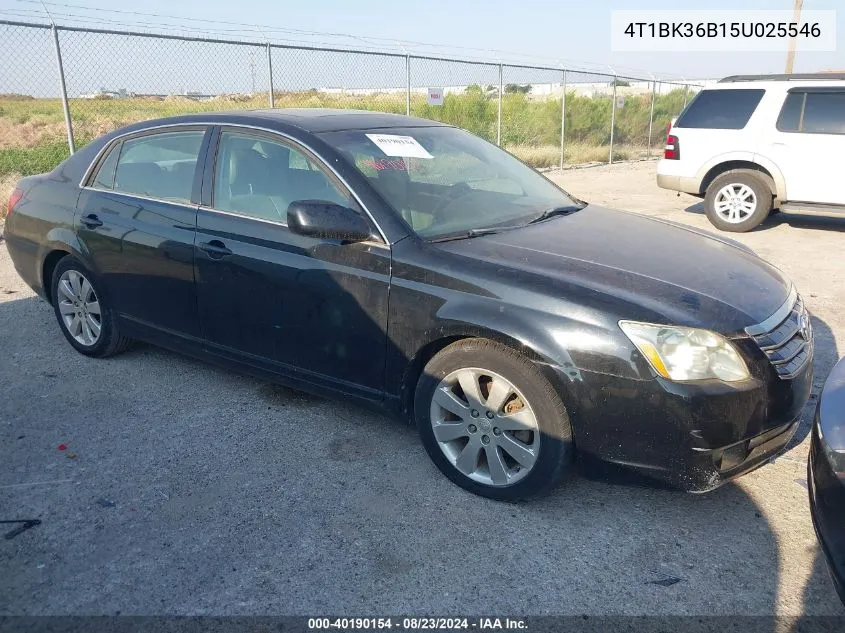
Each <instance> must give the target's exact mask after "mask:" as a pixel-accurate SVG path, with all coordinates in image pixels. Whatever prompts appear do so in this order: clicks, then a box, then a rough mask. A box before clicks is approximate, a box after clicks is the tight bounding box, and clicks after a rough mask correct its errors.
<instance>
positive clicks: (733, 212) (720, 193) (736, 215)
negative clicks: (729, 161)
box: [704, 169, 772, 233]
mask: <svg viewBox="0 0 845 633" xmlns="http://www.w3.org/2000/svg"><path fill="white" fill-rule="evenodd" d="M771 210H772V192H771V190H770V189H769V186H768V185H767V184H766V183H765V182H764V181H763V180H762V179H761V178H760V177H759V176H758V175H756V174H755V173H754V172H753V171H749V170H745V169H735V170H732V171H728V172H725V173H724V174H722V175H721V176H718V177H717V178H716V179H715V180H713V182H711V183H710V186H709V187H707V195H705V197H704V211H705V213H706V214H707V219H708V220H710V222H711V223H712V224H713V226H715V227H716V228H718V229H721V230H722V231H731V232H732V233H745V232H746V231H750V230H751V229H753V228H755V227H756V226H758V225H759V224H760V223H761V222H762V221H763V220H765V219H766V217H767V216H768V215H769V212H770V211H771Z"/></svg>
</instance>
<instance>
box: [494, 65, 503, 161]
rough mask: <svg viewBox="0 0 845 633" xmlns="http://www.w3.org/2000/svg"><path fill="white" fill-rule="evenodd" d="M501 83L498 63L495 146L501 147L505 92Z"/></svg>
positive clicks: (500, 66)
mask: <svg viewBox="0 0 845 633" xmlns="http://www.w3.org/2000/svg"><path fill="white" fill-rule="evenodd" d="M504 88H505V87H504V84H503V82H502V63H501V62H499V116H498V119H497V123H496V145H498V146H499V147H501V146H502V93H503V92H504V91H505V89H504Z"/></svg>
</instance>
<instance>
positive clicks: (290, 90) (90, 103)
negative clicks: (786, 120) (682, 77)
mask: <svg viewBox="0 0 845 633" xmlns="http://www.w3.org/2000/svg"><path fill="white" fill-rule="evenodd" d="M698 89H699V86H696V85H693V84H683V83H672V82H666V81H659V82H658V81H655V80H653V79H643V78H633V77H622V76H617V75H613V74H602V73H589V72H584V71H573V70H566V69H563V68H551V67H540V66H528V65H515V64H503V63H495V62H484V61H474V60H460V59H451V58H442V57H431V56H421V55H414V54H401V53H385V52H375V51H356V50H345V49H331V48H317V47H310V46H290V45H280V44H272V43H259V42H252V41H230V40H218V39H208V38H200V37H184V36H174V35H157V34H151V33H136V32H129V31H125V32H124V31H114V30H107V29H89V28H79V27H65V26H51V25H45V24H32V23H24V22H12V21H0V178H2V177H3V176H4V175H6V174H10V173H12V172H14V173H15V174H16V175H19V174H27V173H36V172H39V171H45V170H48V169H50V168H51V167H52V166H53V165H55V164H56V163H58V162H59V161H61V160H62V159H63V158H65V157H66V156H67V155H68V153H69V152H71V151H73V149H74V147H80V146H82V145H84V144H85V143H87V142H89V141H90V140H92V139H94V138H96V137H97V136H99V135H101V134H103V133H105V132H107V131H110V130H112V129H114V128H116V127H120V126H122V125H126V124H128V123H132V122H135V121H139V120H145V119H153V118H159V117H165V116H172V115H175V114H184V113H193V112H205V111H225V110H235V109H255V108H270V107H276V108H287V107H308V108H356V109H364V110H378V111H384V112H395V113H402V114H405V113H408V114H411V115H413V116H418V117H424V118H428V119H432V120H436V121H443V122H446V123H450V124H452V125H457V126H459V127H462V128H466V129H468V130H470V131H471V132H473V133H474V134H477V135H479V136H481V137H483V138H485V139H487V140H489V141H491V142H494V143H497V144H499V145H501V146H502V147H504V148H506V149H508V150H509V151H511V152H513V153H514V154H516V155H517V156H519V157H520V158H522V159H523V160H525V161H526V162H528V163H529V164H531V165H533V166H535V167H557V166H561V165H569V164H580V163H591V162H612V161H614V160H625V159H639V158H647V157H650V156H656V155H657V150H659V149H660V148H661V147H662V143H663V138H664V136H665V131H666V126H667V125H668V123H669V121H670V120H671V118H672V117H673V116H677V115H678V114H679V113H680V111H681V110H682V109H683V107H684V106H685V105H686V103H687V102H688V101H689V100H690V99H691V98H692V96H693V95H694V94H695V92H696V91H697V90H698Z"/></svg>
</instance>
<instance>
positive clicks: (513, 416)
mask: <svg viewBox="0 0 845 633" xmlns="http://www.w3.org/2000/svg"><path fill="white" fill-rule="evenodd" d="M414 412H415V417H416V422H417V426H418V429H419V433H420V436H421V438H422V441H423V444H424V446H425V449H426V451H427V452H428V454H429V456H430V457H431V459H432V461H434V463H435V464H436V465H437V467H438V468H439V469H440V470H441V471H442V472H443V474H445V475H446V476H447V477H448V478H449V479H451V480H452V481H453V482H454V483H456V484H457V485H459V486H461V487H462V488H465V489H466V490H469V491H470V492H474V493H475V494H478V495H482V496H485V497H490V498H492V499H498V500H502V501H517V500H520V499H524V498H526V497H531V496H534V495H537V494H539V493H541V492H544V491H546V490H548V489H549V488H551V487H552V486H553V485H554V484H555V483H556V482H557V481H558V480H559V478H560V476H561V475H562V473H563V472H564V466H566V465H567V464H568V463H569V462H570V461H571V460H572V457H573V452H574V450H573V445H572V427H571V426H570V423H569V417H568V416H567V413H566V409H565V407H564V406H563V401H562V400H561V398H560V395H559V394H558V393H557V391H556V390H555V389H554V387H553V386H552V385H551V383H550V382H549V381H548V380H547V379H546V377H545V376H544V375H543V374H542V372H540V370H539V369H538V368H537V366H536V365H535V364H534V363H533V362H531V361H530V360H529V359H527V358H525V357H524V356H521V355H520V354H518V353H517V352H515V351H513V350H511V349H510V348H507V347H505V346H503V345H499V344H498V343H494V342H493V341H489V340H486V339H467V340H463V341H458V342H457V343H453V344H452V345H449V346H448V347H446V348H444V349H443V350H442V351H441V352H440V353H439V354H437V355H436V356H435V357H434V358H432V359H431V360H430V361H429V362H428V364H427V365H426V366H425V369H424V371H423V375H422V377H421V378H420V380H419V383H418V384H417V389H416V394H415V400H414Z"/></svg>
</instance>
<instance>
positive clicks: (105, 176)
mask: <svg viewBox="0 0 845 633" xmlns="http://www.w3.org/2000/svg"><path fill="white" fill-rule="evenodd" d="M118 156H120V143H118V144H117V145H115V146H114V147H112V148H111V149H110V150H109V154H108V156H106V158H105V160H103V161H102V162H100V166H99V167H98V168H97V175H96V176H95V177H94V182H93V183H92V184H93V185H94V186H95V187H98V188H100V189H111V188H112V187H114V171H115V167H117V158H118Z"/></svg>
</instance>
